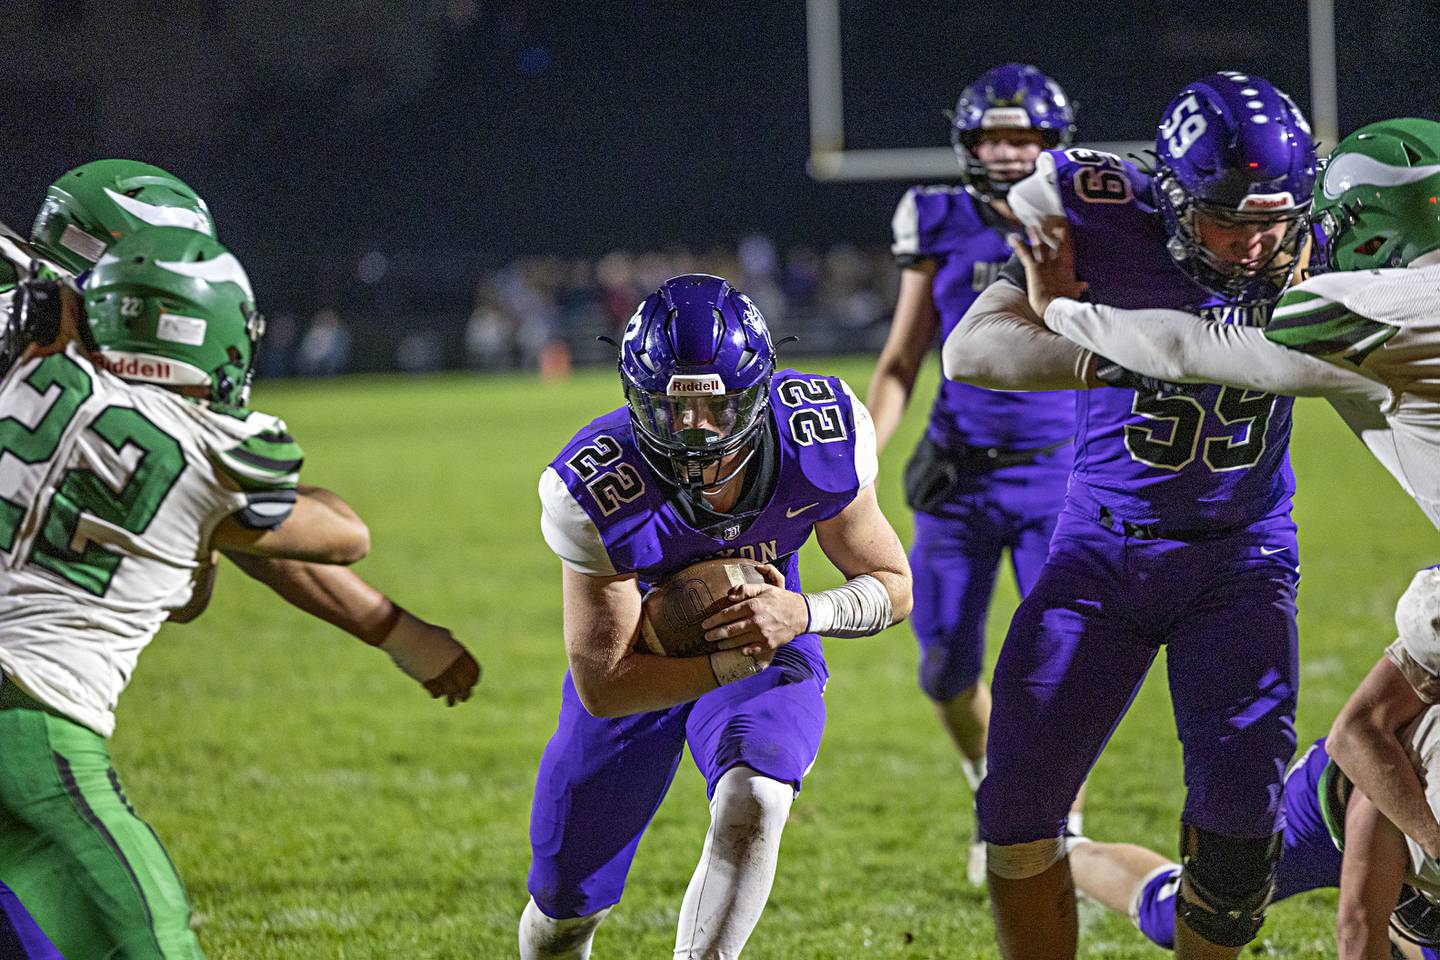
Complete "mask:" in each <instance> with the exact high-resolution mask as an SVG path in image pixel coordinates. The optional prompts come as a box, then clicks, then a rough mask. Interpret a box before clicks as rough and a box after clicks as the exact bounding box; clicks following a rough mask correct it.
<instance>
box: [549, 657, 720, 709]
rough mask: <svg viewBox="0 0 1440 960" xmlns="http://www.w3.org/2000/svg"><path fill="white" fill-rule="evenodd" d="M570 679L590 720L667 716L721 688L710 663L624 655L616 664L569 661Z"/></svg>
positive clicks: (583, 659)
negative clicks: (673, 709) (666, 712)
mask: <svg viewBox="0 0 1440 960" xmlns="http://www.w3.org/2000/svg"><path fill="white" fill-rule="evenodd" d="M570 677H571V679H572V680H573V681H574V682H575V692H576V693H578V694H579V695H580V702H581V703H582V704H584V706H585V709H586V710H587V711H589V713H590V714H591V715H592V716H596V717H624V716H629V715H630V714H635V713H648V712H650V711H653V710H666V709H669V708H670V707H674V706H678V705H680V704H682V703H689V702H690V701H692V700H696V699H699V698H700V697H701V696H703V695H704V694H706V693H709V692H710V691H711V690H714V689H715V688H716V686H718V684H717V682H716V679H715V672H714V670H713V669H712V667H711V664H710V658H709V657H657V656H652V655H650V654H644V653H634V652H630V653H626V654H625V655H624V656H622V657H620V658H619V659H618V660H615V661H614V662H607V661H605V660H603V659H592V658H589V657H584V656H580V657H576V656H574V655H572V656H571V657H570Z"/></svg>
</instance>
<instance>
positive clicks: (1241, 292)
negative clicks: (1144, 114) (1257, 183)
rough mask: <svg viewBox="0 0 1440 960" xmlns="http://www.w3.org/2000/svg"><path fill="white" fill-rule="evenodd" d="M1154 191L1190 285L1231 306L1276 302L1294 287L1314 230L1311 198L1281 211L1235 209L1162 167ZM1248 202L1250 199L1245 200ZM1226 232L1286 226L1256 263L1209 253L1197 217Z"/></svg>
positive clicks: (1171, 247)
mask: <svg viewBox="0 0 1440 960" xmlns="http://www.w3.org/2000/svg"><path fill="white" fill-rule="evenodd" d="M1155 192H1156V199H1157V201H1158V205H1159V207H1160V211H1161V214H1162V216H1163V217H1164V219H1165V222H1166V226H1167V227H1168V228H1169V233H1170V239H1169V240H1168V241H1167V243H1166V250H1167V251H1168V252H1169V254H1170V256H1171V258H1172V259H1173V260H1174V261H1175V263H1176V264H1177V265H1178V266H1179V267H1180V269H1181V270H1183V271H1184V272H1185V273H1186V275H1187V276H1189V277H1190V279H1191V280H1193V281H1195V282H1196V283H1197V284H1199V285H1200V286H1201V287H1203V288H1205V289H1206V290H1208V291H1209V292H1210V293H1212V294H1215V295H1216V296H1218V297H1223V298H1224V299H1225V300H1227V301H1229V302H1231V303H1253V302H1265V303H1268V302H1272V301H1274V300H1275V299H1276V298H1277V297H1278V296H1279V295H1280V294H1281V293H1282V292H1283V291H1284V290H1285V288H1286V287H1287V286H1288V285H1289V284H1290V281H1291V278H1292V276H1293V275H1294V272H1295V266H1296V264H1297V262H1298V260H1299V256H1300V251H1301V249H1302V248H1303V247H1304V245H1305V240H1306V238H1307V234H1308V231H1309V229H1310V218H1309V211H1310V198H1309V197H1305V198H1304V199H1302V200H1300V201H1299V202H1297V203H1288V202H1287V206H1286V207H1284V208H1283V209H1257V210H1246V209H1243V205H1244V202H1245V201H1244V200H1242V203H1241V206H1242V209H1235V208H1233V207H1230V206H1228V205H1225V204H1220V203H1214V202H1208V201H1205V200H1202V199H1200V198H1198V197H1195V196H1192V195H1191V194H1190V193H1189V192H1187V191H1186V190H1185V188H1184V187H1183V186H1181V184H1180V182H1179V180H1178V178H1177V177H1176V176H1175V175H1174V173H1173V171H1171V170H1170V169H1169V168H1167V167H1166V166H1164V165H1163V164H1162V165H1161V166H1160V168H1159V169H1158V170H1157V171H1156V173H1155ZM1246 199H1248V198H1246ZM1201 216H1203V217H1206V218H1208V219H1210V220H1211V221H1213V222H1215V223H1216V224H1217V225H1219V226H1221V227H1222V228H1233V227H1237V226H1253V227H1255V228H1257V229H1263V228H1265V227H1270V226H1274V225H1276V224H1284V227H1285V229H1284V232H1283V234H1282V235H1281V237H1280V239H1279V241H1278V242H1277V243H1276V244H1275V246H1274V247H1273V248H1272V249H1271V250H1270V251H1269V253H1268V254H1266V255H1265V256H1264V258H1263V259H1261V260H1259V261H1258V262H1253V263H1252V262H1237V261H1234V260H1230V259H1228V258H1226V257H1224V256H1222V255H1221V254H1218V253H1216V252H1215V251H1214V250H1212V249H1210V247H1209V246H1207V245H1206V244H1205V243H1204V242H1203V241H1202V239H1201V237H1200V228H1199V225H1198V222H1197V218H1198V217H1201Z"/></svg>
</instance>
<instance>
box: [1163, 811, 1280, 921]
mask: <svg viewBox="0 0 1440 960" xmlns="http://www.w3.org/2000/svg"><path fill="white" fill-rule="evenodd" d="M1280 838H1281V835H1280V834H1278V833H1276V834H1272V835H1271V836H1268V837H1261V838H1259V839H1250V838H1246V837H1227V836H1224V835H1223V834H1219V833H1211V832H1210V831H1209V830H1202V829H1200V828H1199V827H1195V826H1191V825H1190V824H1181V826H1180V862H1181V865H1182V870H1181V878H1182V882H1181V884H1180V890H1179V892H1178V893H1177V894H1176V895H1175V914H1176V915H1177V916H1178V917H1179V918H1180V919H1181V920H1184V921H1185V924H1186V926H1188V927H1189V928H1190V929H1191V930H1194V931H1195V932H1196V933H1198V934H1199V935H1200V936H1202V937H1204V938H1205V939H1206V940H1208V941H1210V942H1211V943H1213V944H1215V945H1216V946H1221V947H1243V946H1245V944H1247V943H1249V942H1250V941H1251V940H1254V939H1255V935H1256V934H1258V933H1259V932H1260V925H1261V924H1262V923H1264V922H1265V908H1266V906H1268V905H1269V903H1270V895H1271V894H1272V893H1273V892H1274V889H1275V865H1276V863H1278V862H1279V860H1280Z"/></svg>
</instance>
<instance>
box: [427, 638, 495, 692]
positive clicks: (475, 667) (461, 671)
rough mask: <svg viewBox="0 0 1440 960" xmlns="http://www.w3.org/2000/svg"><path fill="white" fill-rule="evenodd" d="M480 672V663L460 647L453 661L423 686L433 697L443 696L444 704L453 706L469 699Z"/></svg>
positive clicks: (478, 679) (478, 680)
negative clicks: (458, 653)
mask: <svg viewBox="0 0 1440 960" xmlns="http://www.w3.org/2000/svg"><path fill="white" fill-rule="evenodd" d="M481 672H482V671H481V669H480V664H479V663H478V662H477V661H476V660H475V658H474V657H472V656H471V655H470V651H469V650H466V649H464V648H463V647H462V648H461V650H460V655H459V656H458V657H456V658H455V662H454V663H452V664H450V666H448V667H446V668H445V672H444V673H442V674H440V676H438V677H436V678H435V679H433V680H426V681H425V684H424V686H425V689H426V690H427V691H428V692H429V694H430V696H431V697H432V698H433V699H437V700H438V699H439V698H440V697H444V698H445V705H446V706H447V707H453V706H455V704H457V703H460V702H461V701H464V700H469V699H470V693H471V691H472V690H474V688H475V685H476V684H477V683H479V682H480V674H481Z"/></svg>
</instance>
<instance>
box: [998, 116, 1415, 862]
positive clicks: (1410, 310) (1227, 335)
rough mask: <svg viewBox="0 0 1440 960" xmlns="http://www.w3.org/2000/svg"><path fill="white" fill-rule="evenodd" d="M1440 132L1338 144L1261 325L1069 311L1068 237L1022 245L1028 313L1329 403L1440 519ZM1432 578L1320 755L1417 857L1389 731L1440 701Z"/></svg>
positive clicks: (1169, 368)
mask: <svg viewBox="0 0 1440 960" xmlns="http://www.w3.org/2000/svg"><path fill="white" fill-rule="evenodd" d="M1437 195H1440V124H1437V123H1435V122H1434V121H1430V120H1421V119H1413V118H1412V119H1398V120H1386V121H1381V122H1379V123H1374V124H1370V125H1369V126H1366V127H1363V128H1361V129H1360V130H1358V131H1356V132H1355V133H1353V134H1351V135H1350V136H1348V137H1346V138H1345V139H1344V140H1342V141H1341V142H1340V144H1339V145H1337V146H1336V148H1335V151H1334V153H1332V154H1331V157H1330V160H1329V162H1328V164H1327V166H1326V168H1325V171H1324V174H1323V176H1322V177H1321V178H1320V181H1319V183H1318V184H1317V185H1316V191H1315V208H1316V209H1315V214H1316V217H1315V219H1316V223H1317V225H1318V227H1319V237H1320V240H1321V243H1320V244H1319V246H1320V248H1321V249H1322V251H1323V252H1322V253H1321V255H1320V256H1321V259H1322V260H1323V261H1324V262H1323V264H1322V265H1323V266H1325V267H1327V268H1329V270H1330V271H1331V272H1326V273H1323V274H1321V275H1319V276H1315V277H1312V278H1311V279H1309V280H1307V281H1305V282H1304V283H1302V284H1300V285H1298V286H1296V287H1295V288H1294V289H1292V290H1291V291H1289V292H1288V293H1287V294H1286V295H1285V297H1284V299H1283V300H1281V302H1280V305H1279V307H1278V308H1277V310H1276V311H1275V315H1274V318H1273V319H1272V320H1271V322H1270V324H1269V325H1268V326H1267V327H1265V328H1264V329H1263V330H1258V329H1240V328H1233V327H1228V326H1218V325H1215V324H1211V323H1206V322H1205V321H1204V320H1203V319H1201V318H1199V317H1195V316H1192V315H1190V314H1188V313H1184V312H1180V311H1173V310H1169V311H1160V310H1143V311H1126V310H1115V309H1112V308H1109V307H1106V306H1100V305H1094V304H1087V303H1080V302H1078V301H1077V300H1075V299H1073V298H1074V297H1075V296H1077V295H1079V294H1080V293H1081V292H1082V291H1081V290H1080V288H1079V287H1078V286H1077V284H1076V279H1075V277H1074V275H1073V270H1072V267H1071V263H1070V256H1071V247H1070V244H1069V242H1068V240H1067V239H1066V238H1064V237H1063V236H1061V237H1058V238H1057V239H1058V240H1060V241H1061V242H1060V243H1059V245H1058V246H1057V249H1056V250H1055V251H1054V252H1053V253H1052V252H1051V251H1050V250H1049V249H1048V248H1047V247H1046V246H1044V245H1037V247H1036V248H1035V250H1034V255H1032V254H1031V252H1030V251H1028V250H1022V251H1021V252H1020V255H1021V256H1023V257H1024V258H1025V259H1026V260H1028V261H1029V262H1028V264H1027V272H1028V273H1029V274H1030V276H1031V277H1033V278H1034V279H1033V281H1032V289H1034V290H1035V291H1036V293H1035V296H1036V302H1035V306H1036V308H1037V310H1038V309H1042V308H1043V311H1044V312H1043V317H1044V318H1045V322H1046V323H1047V324H1048V325H1049V326H1050V327H1051V328H1052V329H1054V330H1056V331H1059V332H1061V333H1063V334H1064V335H1065V336H1067V337H1070V338H1072V339H1074V340H1075V341H1077V342H1079V343H1082V344H1084V345H1085V346H1087V347H1089V348H1091V349H1094V350H1096V351H1098V352H1103V353H1104V354H1105V355H1106V356H1107V357H1110V358H1111V359H1112V360H1115V361H1116V362H1118V363H1120V364H1123V365H1124V366H1125V367H1128V368H1131V369H1132V370H1134V371H1137V372H1139V373H1141V374H1145V375H1151V376H1157V377H1161V378H1165V379H1168V380H1174V381H1189V380H1194V379H1203V380H1212V381H1217V382H1222V383H1228V384H1232V385H1234V386H1236V387H1241V388H1249V389H1253V390H1268V391H1275V392H1284V393H1292V394H1297V395H1318V396H1324V397H1326V398H1328V399H1329V400H1330V402H1331V404H1332V405H1333V406H1334V407H1335V409H1336V410H1337V411H1338V412H1339V413H1340V415H1341V417H1342V418H1343V419H1344V420H1345V421H1346V423H1347V424H1349V425H1350V427H1351V429H1352V430H1354V431H1355V433H1356V434H1357V435H1358V436H1359V437H1360V438H1361V439H1362V440H1363V441H1364V442H1365V444H1366V445H1367V446H1368V447H1369V449H1370V450H1371V452H1372V453H1373V454H1374V455H1375V456H1376V458H1377V459H1378V460H1379V461H1380V462H1381V463H1382V464H1384V465H1385V467H1386V468H1387V469H1388V470H1389V471H1390V472H1391V474H1392V475H1394V476H1395V478H1396V479H1397V480H1398V481H1399V483H1400V485H1401V487H1402V488H1403V489H1404V490H1405V491H1406V492H1407V493H1409V494H1410V495H1411V497H1413V498H1414V500H1415V502H1416V503H1417V504H1418V505H1419V506H1420V508H1421V509H1422V510H1423V511H1424V512H1425V514H1426V515H1427V516H1428V517H1429V518H1430V520H1431V521H1432V522H1433V523H1435V524H1436V525H1437V526H1440V471H1437V470H1436V469H1435V465H1436V463H1437V458H1440V412H1437V411H1440V406H1437V401H1440V363H1437V358H1440V321H1437V317H1440V295H1437V293H1436V290H1437V289H1440V287H1437V278H1440V208H1437V205H1436V200H1435V198H1436V196H1437ZM1437 598H1440V572H1437V571H1436V570H1435V569H1434V568H1431V569H1428V570H1422V571H1420V572H1419V573H1418V574H1416V575H1415V577H1414V578H1413V580H1412V582H1411V584H1410V587H1409V589H1408V590H1407V591H1406V592H1405V594H1404V596H1402V598H1401V600H1400V604H1399V606H1398V608H1397V609H1396V613H1395V619H1396V623H1397V626H1398V628H1399V638H1398V640H1397V641H1396V643H1395V644H1394V645H1392V646H1391V647H1390V648H1389V649H1388V650H1387V651H1386V654H1385V656H1384V657H1382V658H1380V660H1379V661H1378V662H1377V663H1376V665H1375V666H1374V668H1373V669H1372V670H1371V672H1370V674H1369V676H1367V677H1366V679H1365V681H1364V682H1363V683H1362V684H1361V685H1360V687H1359V688H1358V689H1357V690H1356V692H1355V694H1354V695H1353V696H1352V697H1351V698H1350V701H1349V702H1348V703H1347V704H1346V706H1345V708H1344V709H1343V710H1342V711H1341V713H1340V714H1339V716H1338V717H1337V718H1336V721H1335V725H1334V727H1333V728H1332V730H1331V735H1330V739H1329V750H1330V753H1331V755H1332V756H1333V757H1334V758H1335V760H1336V761H1337V762H1338V763H1339V765H1340V766H1341V768H1342V769H1344V771H1345V773H1346V774H1347V775H1349V776H1350V777H1351V778H1352V779H1353V780H1354V782H1355V783H1356V785H1357V786H1358V787H1359V788H1360V789H1361V790H1362V791H1364V793H1365V794H1366V796H1368V797H1370V798H1371V800H1372V801H1373V802H1374V804H1375V805H1376V806H1377V807H1378V808H1379V809H1380V811H1381V812H1382V813H1383V814H1384V815H1385V816H1386V817H1387V818H1389V820H1390V821H1391V822H1393V823H1394V824H1395V825H1396V826H1397V827H1398V828H1399V829H1400V830H1402V831H1403V832H1404V834H1405V835H1406V836H1407V837H1410V838H1412V842H1413V843H1414V844H1416V845H1417V846H1418V847H1419V848H1420V849H1422V850H1423V851H1424V852H1425V854H1426V856H1428V857H1431V858H1436V857H1440V823H1437V821H1436V818H1435V815H1434V813H1433V811H1432V808H1431V805H1430V804H1429V803H1427V802H1426V796H1425V785H1424V784H1423V783H1422V782H1421V780H1420V779H1419V778H1418V777H1417V776H1416V775H1415V773H1414V771H1413V768H1412V766H1411V765H1410V764H1409V763H1408V762H1407V760H1406V759H1405V754H1404V743H1403V739H1402V738H1401V737H1400V736H1398V732H1399V731H1402V730H1403V729H1404V728H1405V727H1406V726H1407V725H1408V724H1410V723H1412V722H1413V721H1414V720H1415V718H1416V717H1418V716H1419V715H1420V714H1421V713H1422V712H1423V711H1424V710H1425V709H1426V707H1427V706H1428V705H1429V704H1432V703H1435V702H1436V701H1437V699H1440V681H1437V680H1436V676H1437V675H1440V635H1437V632H1436V631H1437V627H1436V624H1437V622H1440V621H1437V619H1436V613H1437V611H1440V599H1437Z"/></svg>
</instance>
